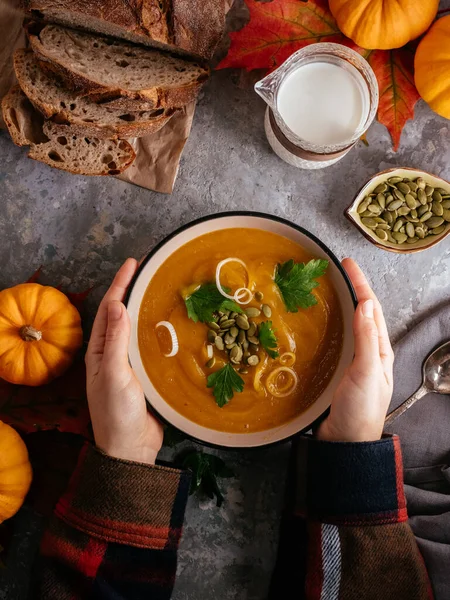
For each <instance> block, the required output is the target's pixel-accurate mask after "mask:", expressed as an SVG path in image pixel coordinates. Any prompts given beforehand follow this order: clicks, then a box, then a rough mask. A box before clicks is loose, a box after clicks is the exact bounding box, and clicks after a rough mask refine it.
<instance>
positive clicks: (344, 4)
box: [330, 0, 439, 50]
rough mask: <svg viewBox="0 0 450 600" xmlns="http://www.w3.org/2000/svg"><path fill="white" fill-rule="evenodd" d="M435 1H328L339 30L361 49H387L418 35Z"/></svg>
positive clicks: (429, 18)
mask: <svg viewBox="0 0 450 600" xmlns="http://www.w3.org/2000/svg"><path fill="white" fill-rule="evenodd" d="M438 6H439V0H330V10H331V12H332V14H333V16H334V18H335V19H336V22H337V24H338V27H339V29H340V30H341V31H342V33H344V34H345V35H346V36H347V37H349V38H350V39H351V40H353V41H354V42H355V43H356V44H358V46H361V48H368V49H370V50H372V49H381V50H390V49H391V48H400V47H401V46H404V45H405V44H407V43H408V42H410V41H411V40H414V39H415V38H416V37H419V35H421V34H422V33H423V32H424V31H426V30H427V29H428V27H429V26H430V25H431V23H432V22H433V19H434V17H435V16H436V13H437V10H438Z"/></svg>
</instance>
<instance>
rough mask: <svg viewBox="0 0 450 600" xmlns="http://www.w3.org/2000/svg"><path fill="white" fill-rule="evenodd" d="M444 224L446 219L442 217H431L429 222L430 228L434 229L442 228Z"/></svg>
mask: <svg viewBox="0 0 450 600" xmlns="http://www.w3.org/2000/svg"><path fill="white" fill-rule="evenodd" d="M443 224H444V219H443V218H442V217H431V218H430V219H428V220H427V225H428V227H431V229H434V228H435V227H440V226H441V225H443Z"/></svg>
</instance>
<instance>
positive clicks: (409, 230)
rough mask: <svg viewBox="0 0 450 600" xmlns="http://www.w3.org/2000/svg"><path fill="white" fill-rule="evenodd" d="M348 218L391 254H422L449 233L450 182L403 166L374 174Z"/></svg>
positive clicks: (359, 194) (360, 192)
mask: <svg viewBox="0 0 450 600" xmlns="http://www.w3.org/2000/svg"><path fill="white" fill-rule="evenodd" d="M345 216H346V217H347V218H348V219H350V221H351V222H352V223H353V224H354V225H355V226H356V227H357V228H358V229H359V230H360V231H361V233H362V234H363V235H364V236H365V237H366V238H367V239H368V240H369V241H370V242H372V243H373V244H375V245H376V246H378V247H379V248H382V249H383V250H388V251H389V252H399V253H401V252H405V253H411V252H421V251H422V250H426V249H427V248H431V246H434V245H435V244H437V243H439V242H440V241H442V240H443V239H444V238H445V237H446V236H447V235H448V234H449V233H450V183H449V182H448V181H445V180H444V179H441V178H440V177H437V176H436V175H432V174H431V173H427V172H426V171H420V170H417V169H411V168H409V167H402V168H398V169H388V170H386V171H381V172H380V173H377V174H376V175H374V176H373V177H372V178H371V179H370V180H369V181H368V182H367V183H366V184H365V185H364V186H363V187H362V189H361V190H360V191H359V192H358V194H357V196H356V198H355V199H354V201H353V202H352V204H351V205H350V206H349V207H348V208H347V210H346V211H345Z"/></svg>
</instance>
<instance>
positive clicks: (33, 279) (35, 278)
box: [25, 265, 42, 283]
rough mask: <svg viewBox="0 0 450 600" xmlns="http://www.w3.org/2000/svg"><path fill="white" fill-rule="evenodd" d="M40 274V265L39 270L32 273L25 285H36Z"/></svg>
mask: <svg viewBox="0 0 450 600" xmlns="http://www.w3.org/2000/svg"><path fill="white" fill-rule="evenodd" d="M41 273H42V265H41V266H40V267H39V269H36V271H35V272H34V273H33V275H32V276H31V277H30V278H29V279H27V280H26V282H25V283H37V282H38V281H39V278H40V276H41Z"/></svg>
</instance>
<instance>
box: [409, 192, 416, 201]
mask: <svg viewBox="0 0 450 600" xmlns="http://www.w3.org/2000/svg"><path fill="white" fill-rule="evenodd" d="M409 195H410V196H412V197H413V198H414V200H417V192H409Z"/></svg>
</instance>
